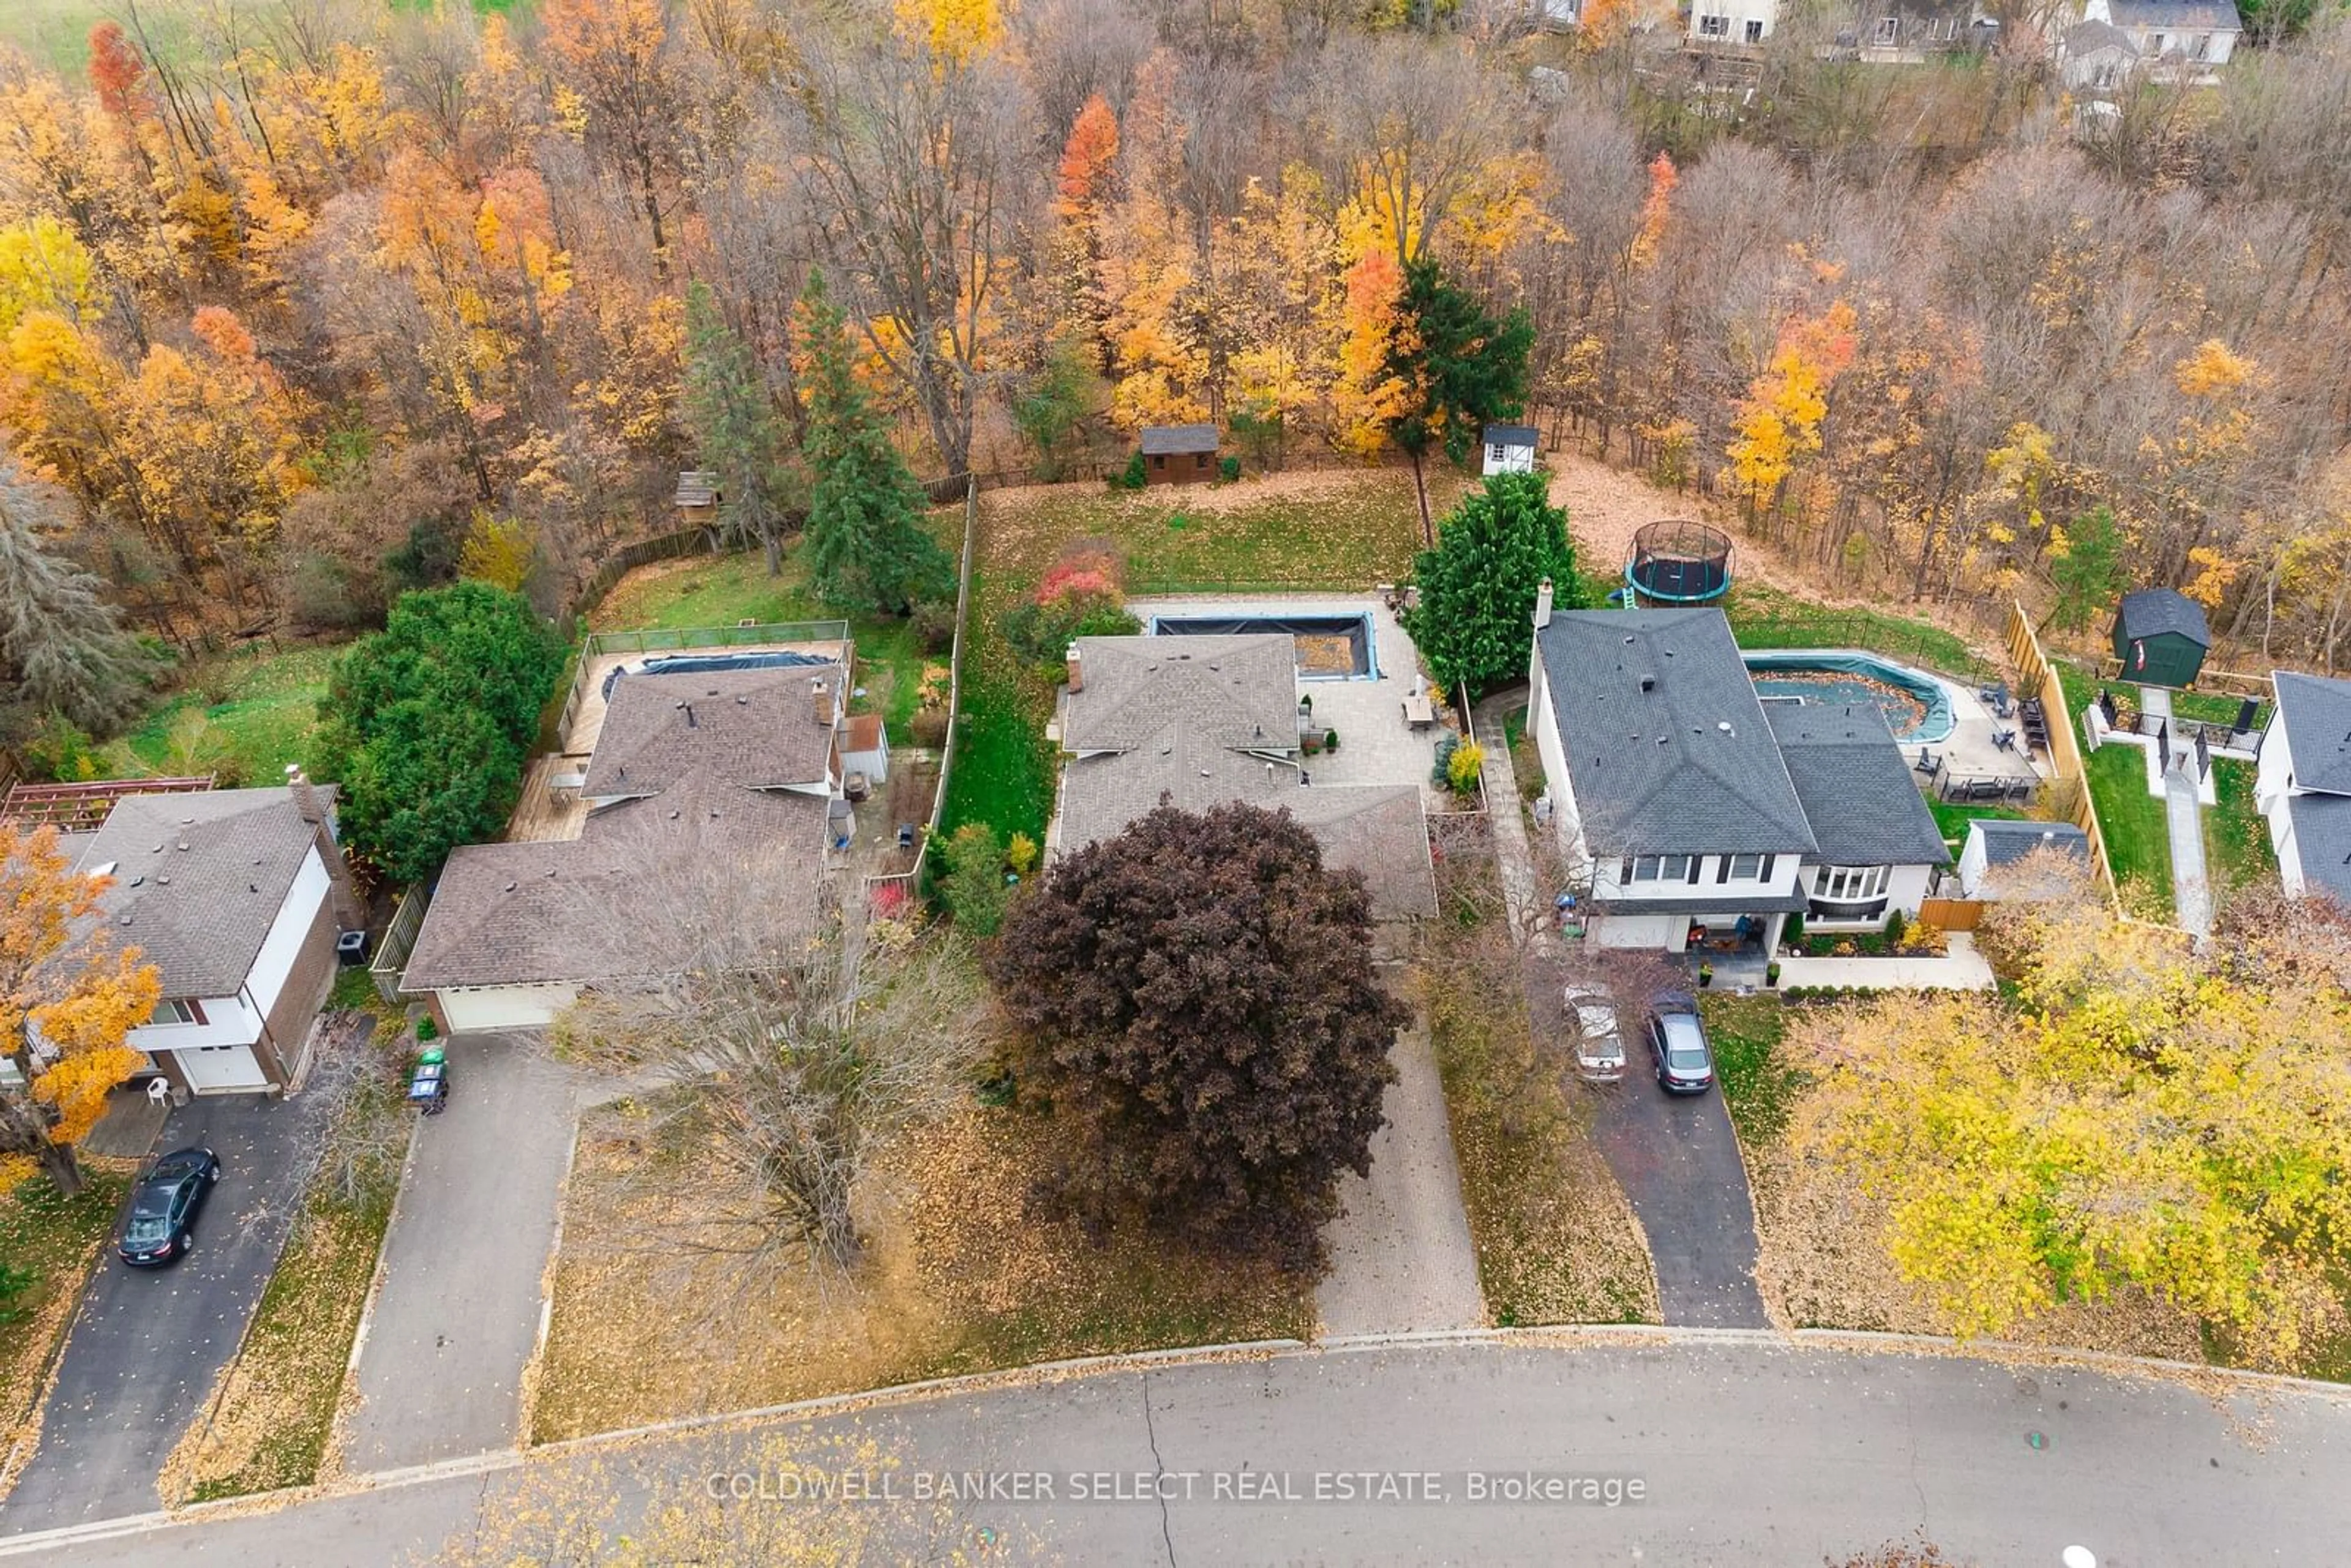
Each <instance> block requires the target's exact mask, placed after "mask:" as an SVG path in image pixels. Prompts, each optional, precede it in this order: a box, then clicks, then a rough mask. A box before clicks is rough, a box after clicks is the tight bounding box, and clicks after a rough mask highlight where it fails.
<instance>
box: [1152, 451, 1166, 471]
mask: <svg viewBox="0 0 2351 1568" xmlns="http://www.w3.org/2000/svg"><path fill="white" fill-rule="evenodd" d="M1151 465H1152V466H1153V467H1154V468H1165V467H1166V466H1167V455H1166V454H1165V453H1164V452H1155V453H1153V454H1152V455H1151Z"/></svg>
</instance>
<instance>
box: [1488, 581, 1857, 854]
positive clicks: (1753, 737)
mask: <svg viewBox="0 0 2351 1568" xmlns="http://www.w3.org/2000/svg"><path fill="white" fill-rule="evenodd" d="M1535 642H1536V646H1537V648H1538V649H1539V651H1540V652H1541V657H1542V663H1543V688H1544V690H1545V692H1546V693H1548V694H1549V699H1550V701H1551V703H1552V707H1553V709H1554V710H1555V712H1556V714H1557V716H1558V719H1559V731H1560V737H1561V740H1562V744H1563V745H1564V747H1565V748H1566V752H1567V771H1568V777H1569V780H1570V782H1571V783H1572V784H1573V787H1574V790H1575V805H1576V810H1577V811H1578V813H1579V814H1580V815H1581V817H1582V821H1583V831H1584V833H1585V835H1586V838H1587V840H1588V841H1589V842H1590V844H1591V847H1592V850H1593V853H1595V854H1598V855H1620V854H1675V853H1682V854H1701V853H1764V854H1775V853H1792V854H1812V853H1815V852H1817V851H1818V849H1819V843H1818V841H1816V840H1815V839H1814V838H1813V831H1812V829H1811V828H1810V827H1809V826H1807V825H1806V823H1805V820H1804V810H1803V806H1802V803H1801V802H1800V801H1799V800H1797V798H1796V790H1795V786H1794V785H1793V784H1792V782H1791V781H1790V779H1789V777H1788V768H1787V766H1786V765H1785V764H1784V763H1783V762H1782V760H1781V758H1780V747H1779V743H1778V742H1777V741H1776V740H1775V739H1774V738H1773V736H1772V733H1771V726H1770V725H1768V724H1767V723H1765V722H1764V718H1763V706H1762V704H1761V702H1759V701H1757V699H1756V696H1755V683H1754V682H1753V680H1752V679H1751V678H1750V676H1749V675H1748V673H1747V666H1746V664H1743V663H1741V662H1740V657H1739V647H1738V644H1737V643H1733V642H1732V641H1731V637H1730V625H1729V622H1727V621H1725V620H1724V619H1723V615H1722V612H1721V611H1719V610H1717V609H1710V608H1708V609H1687V610H1640V611H1626V610H1570V611H1562V612H1559V613H1558V614H1555V615H1553V616H1552V622H1551V624H1550V625H1549V626H1546V627H1544V628H1543V629H1542V630H1541V631H1540V632H1537V633H1536V634H1535Z"/></svg>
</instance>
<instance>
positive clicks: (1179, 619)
mask: <svg viewBox="0 0 2351 1568" xmlns="http://www.w3.org/2000/svg"><path fill="white" fill-rule="evenodd" d="M1150 632H1151V634H1152V635H1153V636H1155V637H1185V636H1191V637H1209V636H1216V637H1232V636H1240V635H1245V634H1248V633H1251V632H1288V633H1289V634H1290V636H1291V637H1293V638H1295V639H1297V642H1298V675H1299V678H1300V679H1301V680H1307V681H1318V680H1319V681H1369V680H1376V679H1378V678H1379V673H1380V656H1379V649H1378V646H1377V645H1376V644H1375V643H1374V641H1373V639H1372V617H1371V613H1370V612H1368V611H1358V612H1355V613H1353V614H1352V615H1154V616H1153V617H1152V618H1151V625H1150Z"/></svg>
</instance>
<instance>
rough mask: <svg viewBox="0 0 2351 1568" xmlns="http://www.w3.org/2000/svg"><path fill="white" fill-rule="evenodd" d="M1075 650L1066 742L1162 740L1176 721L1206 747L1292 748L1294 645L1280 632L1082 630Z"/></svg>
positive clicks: (1100, 747) (1103, 745)
mask: <svg viewBox="0 0 2351 1568" xmlns="http://www.w3.org/2000/svg"><path fill="white" fill-rule="evenodd" d="M1077 649H1078V661H1079V663H1078V668H1079V673H1080V681H1079V689H1078V690H1076V691H1073V692H1071V694H1070V700H1069V704H1068V706H1067V707H1066V709H1065V710H1064V711H1063V713H1062V716H1061V746H1062V747H1063V749H1065V750H1069V751H1124V750H1127V749H1129V748H1130V747H1139V746H1142V745H1144V743H1145V742H1150V743H1153V744H1165V731H1166V730H1167V728H1168V727H1169V726H1170V725H1171V724H1175V723H1179V722H1180V723H1181V724H1182V725H1184V726H1185V727H1186V733H1187V734H1188V735H1190V736H1192V737H1196V738H1197V739H1199V740H1200V741H1202V742H1205V743H1207V744H1210V745H1215V746H1221V747H1260V748H1263V749H1265V750H1269V751H1285V752H1286V751H1295V750H1297V749H1298V643H1297V641H1296V639H1294V638H1292V637H1291V636H1290V633H1288V632H1245V633H1241V634H1238V635H1218V634H1203V635H1201V636H1197V637H1188V636H1187V637H1081V638H1079V639H1078V642H1077Z"/></svg>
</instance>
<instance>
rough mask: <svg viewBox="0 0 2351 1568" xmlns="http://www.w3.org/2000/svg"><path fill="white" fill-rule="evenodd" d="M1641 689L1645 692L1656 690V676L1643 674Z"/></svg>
mask: <svg viewBox="0 0 2351 1568" xmlns="http://www.w3.org/2000/svg"><path fill="white" fill-rule="evenodd" d="M1641 689H1642V690H1643V691H1645V692H1654V691H1656V689H1657V677H1656V676H1655V675H1643V676H1642V677H1641Z"/></svg>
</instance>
